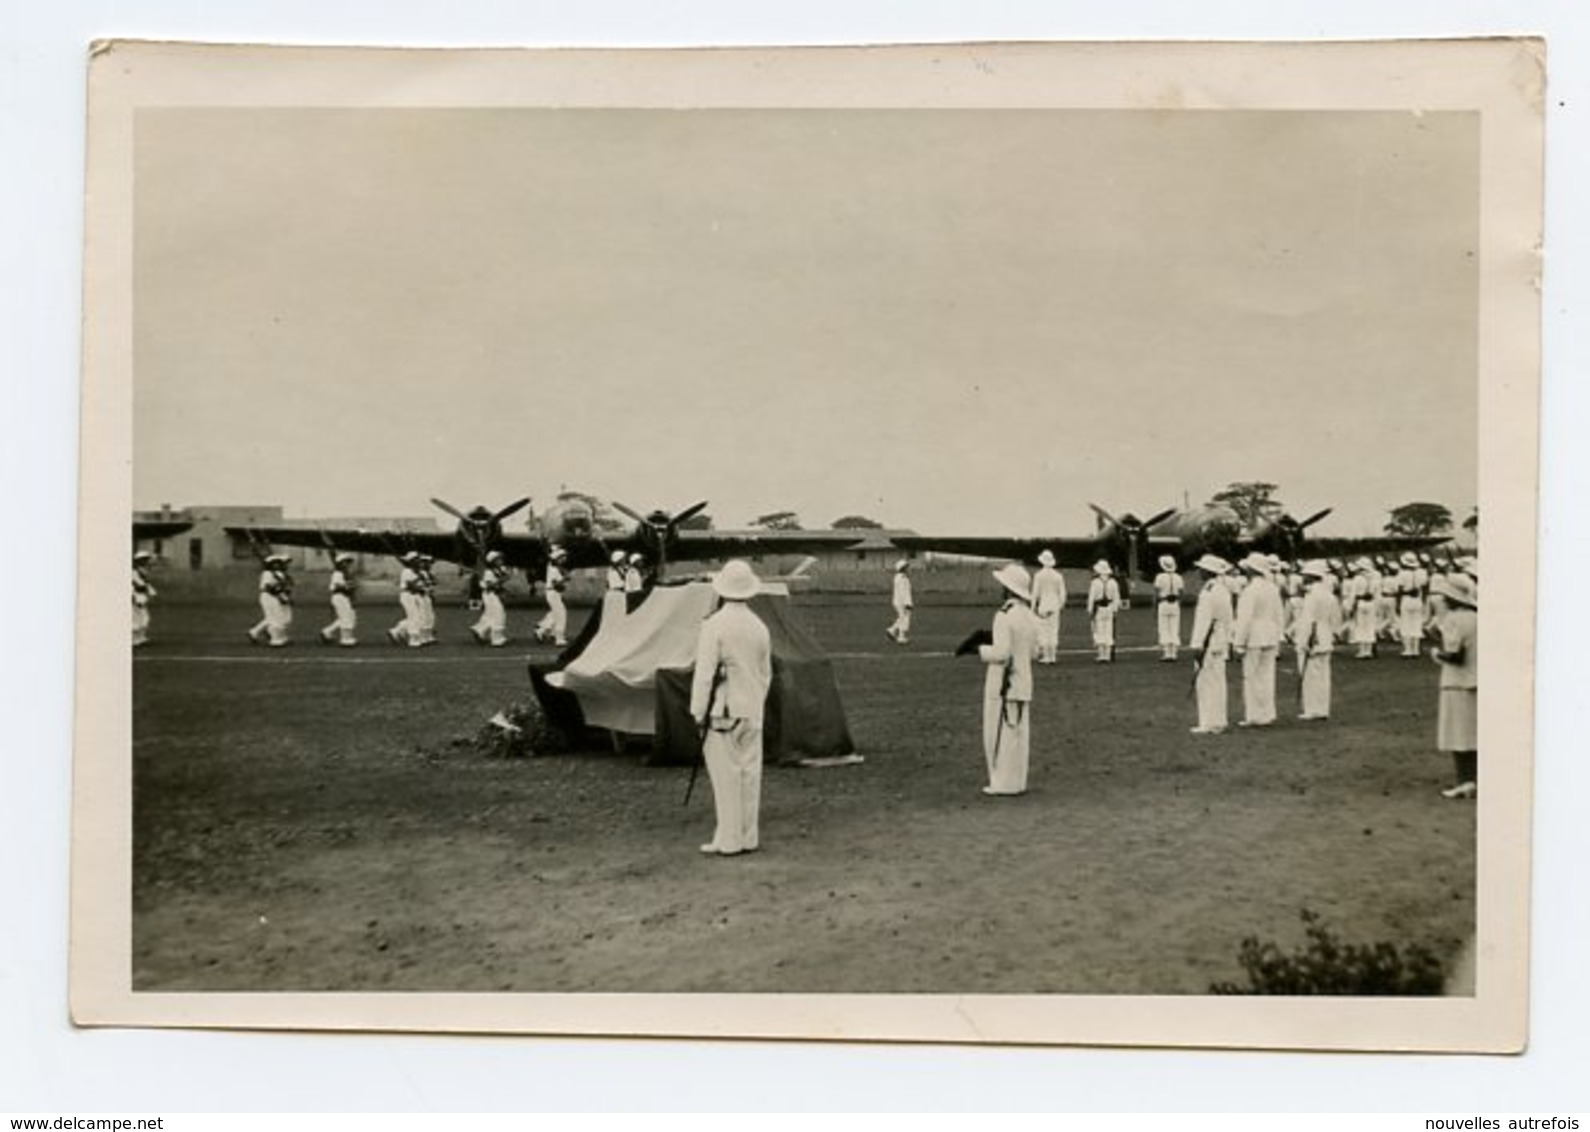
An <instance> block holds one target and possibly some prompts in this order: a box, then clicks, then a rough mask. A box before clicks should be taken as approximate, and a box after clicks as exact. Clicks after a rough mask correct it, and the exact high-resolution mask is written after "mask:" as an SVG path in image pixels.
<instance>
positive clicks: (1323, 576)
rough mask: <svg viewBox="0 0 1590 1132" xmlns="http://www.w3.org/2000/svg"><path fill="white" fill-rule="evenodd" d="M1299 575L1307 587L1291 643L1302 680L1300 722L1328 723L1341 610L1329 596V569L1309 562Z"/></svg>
mask: <svg viewBox="0 0 1590 1132" xmlns="http://www.w3.org/2000/svg"><path fill="white" fill-rule="evenodd" d="M1302 575H1303V579H1304V581H1305V582H1306V583H1307V585H1308V589H1307V590H1306V591H1305V592H1304V594H1303V606H1302V608H1301V609H1300V610H1299V611H1298V617H1297V625H1296V626H1295V627H1294V629H1293V633H1292V639H1293V643H1294V644H1295V645H1296V646H1297V667H1298V672H1299V673H1300V674H1301V676H1302V684H1303V694H1302V699H1303V711H1302V714H1300V715H1299V716H1298V718H1299V719H1303V720H1316V719H1329V718H1330V714H1331V653H1332V651H1333V650H1334V649H1335V647H1336V635H1337V633H1338V632H1340V630H1341V606H1340V605H1339V604H1338V603H1337V600H1336V598H1335V596H1334V595H1333V594H1332V593H1331V588H1330V578H1331V572H1330V568H1329V567H1328V566H1326V565H1325V563H1324V562H1310V563H1308V564H1307V565H1305V566H1304V567H1303V570H1302Z"/></svg>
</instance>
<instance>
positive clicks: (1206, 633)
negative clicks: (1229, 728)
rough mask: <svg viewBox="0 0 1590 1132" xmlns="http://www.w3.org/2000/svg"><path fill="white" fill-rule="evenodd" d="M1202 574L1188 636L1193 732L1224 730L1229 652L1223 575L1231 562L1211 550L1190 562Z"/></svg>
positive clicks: (1227, 602) (1227, 587) (1228, 600)
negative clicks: (1194, 707) (1195, 714)
mask: <svg viewBox="0 0 1590 1132" xmlns="http://www.w3.org/2000/svg"><path fill="white" fill-rule="evenodd" d="M1193 565H1194V566H1195V567H1197V569H1198V572H1199V573H1200V574H1202V575H1203V579H1204V582H1203V586H1202V587H1201V588H1200V589H1199V591H1198V605H1197V606H1196V608H1195V609H1194V611H1193V627H1192V635H1191V636H1190V637H1188V638H1187V644H1188V647H1189V648H1191V649H1192V650H1193V654H1194V657H1193V671H1194V672H1195V673H1196V676H1195V677H1194V679H1193V687H1194V689H1195V690H1196V692H1197V695H1198V725H1197V726H1196V727H1194V728H1193V729H1192V733H1193V734H1194V735H1219V734H1220V733H1221V732H1223V731H1225V729H1226V723H1227V709H1226V658H1227V657H1228V656H1230V655H1231V622H1232V613H1231V587H1230V585H1229V584H1227V582H1226V575H1227V574H1228V573H1230V571H1231V564H1230V563H1229V562H1227V561H1226V560H1225V559H1224V558H1221V557H1219V556H1218V555H1214V554H1206V555H1204V556H1203V557H1202V558H1200V559H1198V561H1197V562H1195V563H1193Z"/></svg>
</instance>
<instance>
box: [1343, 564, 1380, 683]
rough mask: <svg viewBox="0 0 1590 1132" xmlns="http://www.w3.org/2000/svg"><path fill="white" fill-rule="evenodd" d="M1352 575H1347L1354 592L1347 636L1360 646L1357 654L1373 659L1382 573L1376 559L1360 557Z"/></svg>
mask: <svg viewBox="0 0 1590 1132" xmlns="http://www.w3.org/2000/svg"><path fill="white" fill-rule="evenodd" d="M1353 571H1354V573H1353V576H1352V577H1351V578H1350V579H1348V586H1349V587H1350V588H1349V592H1350V594H1351V595H1352V601H1351V605H1350V607H1349V608H1350V611H1351V612H1350V617H1351V620H1350V622H1349V625H1350V628H1349V629H1348V639H1349V640H1350V641H1352V643H1353V644H1354V645H1356V646H1357V651H1356V652H1355V653H1354V656H1355V657H1356V658H1357V659H1359V660H1372V659H1374V656H1375V638H1376V636H1377V635H1378V629H1379V620H1380V576H1379V575H1378V574H1376V573H1375V567H1374V563H1372V562H1370V561H1369V559H1367V558H1360V559H1359V560H1358V561H1357V562H1356V563H1355V564H1354V565H1353Z"/></svg>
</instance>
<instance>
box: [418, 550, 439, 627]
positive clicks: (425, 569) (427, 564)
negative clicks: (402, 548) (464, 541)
mask: <svg viewBox="0 0 1590 1132" xmlns="http://www.w3.org/2000/svg"><path fill="white" fill-rule="evenodd" d="M435 563H436V559H434V558H432V557H431V556H430V555H429V554H421V555H420V556H419V561H418V562H417V563H415V566H414V569H415V570H416V571H417V572H418V574H419V576H420V600H419V613H420V624H419V631H420V644H421V645H434V644H435V643H436V575H435V574H434V573H432V572H431V567H432V566H433V565H435Z"/></svg>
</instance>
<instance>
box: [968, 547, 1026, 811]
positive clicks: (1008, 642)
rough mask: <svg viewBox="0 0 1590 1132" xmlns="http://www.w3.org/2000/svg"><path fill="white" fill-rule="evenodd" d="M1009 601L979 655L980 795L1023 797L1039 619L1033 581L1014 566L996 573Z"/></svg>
mask: <svg viewBox="0 0 1590 1132" xmlns="http://www.w3.org/2000/svg"><path fill="white" fill-rule="evenodd" d="M994 577H995V578H996V579H998V581H999V584H1000V585H1001V586H1003V587H1005V591H1006V592H1007V593H1008V594H1009V598H1008V600H1007V601H1006V602H1005V604H1004V605H1002V606H1000V607H999V612H998V613H996V614H994V626H993V636H994V640H993V643H992V644H987V645H982V646H980V647H979V648H978V650H977V655H978V657H979V659H981V660H982V662H983V664H984V665H985V666H986V667H985V671H984V676H983V760H984V762H985V763H986V765H987V768H988V785H987V786H984V787H983V793H984V794H993V795H1009V794H1023V793H1025V792H1026V790H1027V763H1028V756H1029V751H1030V749H1031V744H1032V660H1033V657H1034V655H1036V653H1037V651H1038V619H1037V618H1036V617H1035V616H1034V615H1033V612H1032V580H1031V579H1030V578H1028V576H1027V571H1026V570H1024V569H1022V567H1020V566H1018V565H1017V564H1016V563H1014V562H1012V563H1010V564H1009V565H1008V566H1002V567H1000V568H999V569H998V570H996V571H994Z"/></svg>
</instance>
